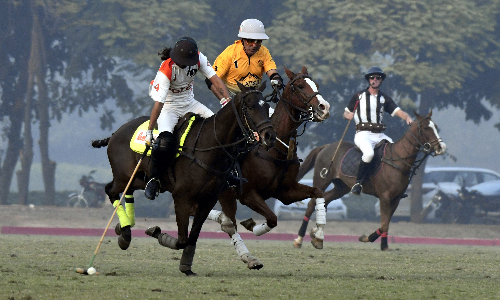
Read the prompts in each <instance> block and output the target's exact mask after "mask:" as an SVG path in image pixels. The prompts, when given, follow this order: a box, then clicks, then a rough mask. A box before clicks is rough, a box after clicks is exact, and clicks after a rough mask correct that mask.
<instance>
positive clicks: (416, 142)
mask: <svg viewBox="0 0 500 300" xmlns="http://www.w3.org/2000/svg"><path fill="white" fill-rule="evenodd" d="M415 116H416V120H415V122H413V123H412V124H411V125H410V127H409V128H408V130H407V131H406V132H405V134H404V135H403V137H402V138H401V139H400V140H399V141H397V142H396V143H393V144H385V145H384V146H385V148H383V158H381V159H380V157H379V159H378V162H379V164H378V166H377V165H375V166H373V165H372V168H374V169H375V170H374V171H373V172H372V173H371V175H370V176H369V177H370V178H369V180H368V181H367V182H365V184H363V193H365V194H368V195H373V196H375V197H377V198H379V200H380V221H381V224H380V228H379V229H377V230H376V231H375V232H374V233H372V234H371V235H369V236H366V235H362V236H360V238H359V240H360V241H361V242H374V241H375V240H377V239H378V237H379V236H382V242H381V249H382V250H387V249H388V245H387V232H388V231H389V222H390V221H391V218H392V215H393V214H394V211H395V210H396V208H397V207H398V205H399V201H400V200H401V198H402V197H403V196H404V192H405V191H406V188H407V187H408V184H409V183H410V179H411V176H412V175H413V174H414V172H415V170H416V168H418V166H419V165H420V163H421V162H422V161H423V159H425V158H426V157H427V156H428V155H432V156H434V155H441V154H443V153H444V152H445V151H446V145H445V144H444V143H443V141H442V139H441V138H440V137H439V135H438V131H437V126H436V124H435V123H434V122H433V121H432V120H431V116H432V111H431V112H430V113H429V114H428V115H427V116H420V115H418V114H417V113H415ZM337 145H338V142H335V143H332V144H326V145H323V146H320V147H317V148H315V149H313V150H312V151H311V152H310V153H309V155H308V156H307V157H306V159H305V160H304V162H303V164H302V165H301V166H300V170H299V174H298V178H299V179H301V178H302V177H303V176H304V175H305V174H306V173H307V172H309V170H311V169H312V168H313V167H314V178H313V186H315V187H317V188H319V189H321V190H322V191H324V190H325V189H326V188H327V187H328V185H330V183H333V184H334V188H333V189H332V190H330V191H328V192H325V194H324V199H325V207H326V206H327V205H328V203H330V202H331V201H333V200H335V199H339V198H340V197H342V196H344V195H345V194H347V193H349V192H350V190H351V187H352V186H353V185H354V184H355V183H356V175H353V174H351V175H346V174H345V173H347V171H346V170H347V166H346V165H347V164H348V163H346V162H347V161H348V158H349V157H351V158H352V157H356V154H355V152H354V151H356V152H359V153H358V154H357V156H359V158H361V152H360V151H359V150H357V148H356V147H355V145H354V144H353V143H350V142H342V143H341V144H340V147H339V148H338V152H337V155H336V156H335V158H334V160H333V162H332V156H333V153H334V152H335V150H336V149H337ZM384 146H383V147H384ZM351 149H352V150H353V151H352V152H351V153H350V154H349V155H348V152H350V150H351ZM419 152H423V153H424V158H423V159H422V160H418V161H417V155H418V153H419ZM375 158H377V156H376V157H375ZM350 163H351V164H353V165H354V169H355V170H357V165H358V164H359V159H357V160H356V161H355V162H354V161H352V160H351V161H350ZM373 163H374V164H377V162H376V161H375V159H374V160H373ZM373 163H372V164H373ZM329 165H330V166H331V167H330V168H329V170H328V172H327V173H326V175H325V174H324V173H322V170H323V169H324V168H326V167H328V166H329ZM322 174H323V175H324V177H325V178H323V177H322ZM315 202H316V201H315V199H311V201H309V204H308V206H307V210H306V214H305V218H304V221H303V224H302V227H301V229H300V230H299V236H298V238H297V239H296V240H295V241H294V246H295V247H297V248H299V247H300V246H301V244H302V238H303V237H304V235H305V232H306V228H307V221H306V220H308V219H309V218H310V217H311V215H312V213H313V211H314V207H315ZM315 229H316V228H313V230H312V231H311V238H312V240H311V243H312V244H313V246H314V247H315V248H318V249H321V248H322V247H323V240H318V239H316V238H315V237H314V236H313V233H314V232H313V231H314V230H315Z"/></svg>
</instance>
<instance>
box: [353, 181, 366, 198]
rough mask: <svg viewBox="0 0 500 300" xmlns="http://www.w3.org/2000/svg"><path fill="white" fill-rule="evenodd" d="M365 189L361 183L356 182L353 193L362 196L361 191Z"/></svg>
mask: <svg viewBox="0 0 500 300" xmlns="http://www.w3.org/2000/svg"><path fill="white" fill-rule="evenodd" d="M362 189H363V186H362V185H361V183H359V182H356V184H355V185H353V186H352V188H351V193H353V194H354V195H358V196H359V194H361V190H362Z"/></svg>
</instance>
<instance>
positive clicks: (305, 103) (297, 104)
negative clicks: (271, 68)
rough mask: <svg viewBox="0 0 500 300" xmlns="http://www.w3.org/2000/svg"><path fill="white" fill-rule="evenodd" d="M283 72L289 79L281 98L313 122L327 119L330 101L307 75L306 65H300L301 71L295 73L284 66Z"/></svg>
mask: <svg viewBox="0 0 500 300" xmlns="http://www.w3.org/2000/svg"><path fill="white" fill-rule="evenodd" d="M285 72H286V75H287V76H288V78H289V79H290V81H289V82H288V84H287V85H286V87H285V89H284V91H283V99H286V100H285V101H287V102H289V103H290V104H291V105H292V107H294V108H295V109H297V110H299V111H300V112H301V114H302V115H306V116H308V119H312V120H313V121H314V122H321V121H324V120H326V119H328V118H329V117H330V103H328V102H327V101H326V100H325V99H323V96H321V94H320V93H319V92H318V85H317V84H316V83H315V82H314V81H313V80H312V79H311V77H309V74H308V73H307V69H306V67H302V73H296V74H295V73H293V72H292V71H290V70H289V69H287V68H286V67H285Z"/></svg>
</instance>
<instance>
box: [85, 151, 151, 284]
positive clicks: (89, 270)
mask: <svg viewBox="0 0 500 300" xmlns="http://www.w3.org/2000/svg"><path fill="white" fill-rule="evenodd" d="M149 147H150V146H149V145H146V150H144V153H142V155H141V158H140V159H139V162H138V163H137V166H135V169H134V172H133V173H132V176H130V180H129V181H128V183H127V186H126V187H125V190H124V191H123V194H122V196H121V198H120V202H119V203H118V205H117V206H116V207H115V210H114V211H113V214H112V215H111V218H110V219H109V222H108V225H107V226H106V229H104V232H103V234H102V236H101V240H100V241H99V244H97V248H96V249H95V251H94V255H93V256H92V259H91V260H90V263H89V267H88V268H87V269H82V268H76V269H75V272H76V273H80V274H84V275H94V274H95V275H99V272H96V269H95V268H94V267H92V264H93V263H94V259H95V256H96V255H97V252H98V251H99V248H100V247H101V244H102V240H103V239H104V236H105V235H106V232H108V228H109V225H110V224H111V222H112V221H113V218H114V216H115V214H116V211H117V210H118V206H120V205H121V203H122V200H123V198H124V197H125V194H126V193H127V191H128V188H129V186H130V184H132V181H133V180H134V176H135V173H137V170H138V169H139V166H140V165H141V162H142V160H143V159H144V157H145V156H146V155H147V153H148V151H149Z"/></svg>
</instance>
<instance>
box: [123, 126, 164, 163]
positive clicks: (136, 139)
mask: <svg viewBox="0 0 500 300" xmlns="http://www.w3.org/2000/svg"><path fill="white" fill-rule="evenodd" d="M148 127H149V120H147V121H146V122H144V123H142V124H141V125H139V127H137V130H136V131H135V132H134V135H133V136H132V139H131V140H130V149H132V151H134V152H137V153H141V154H142V153H144V150H146V131H147V130H148ZM159 134H160V133H159V131H158V129H155V130H153V138H155V139H156V137H157V136H158V135H159ZM147 155H148V156H150V155H151V149H149V151H148V153H147Z"/></svg>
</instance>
